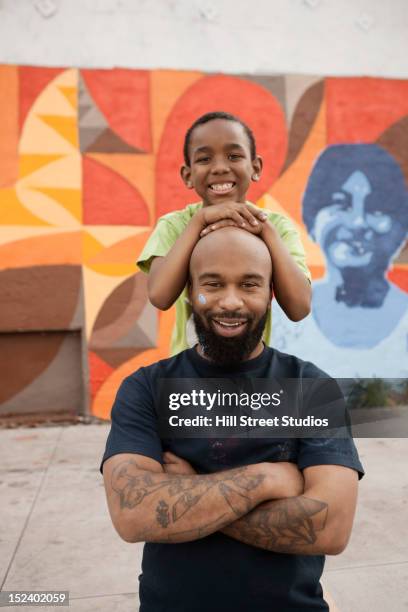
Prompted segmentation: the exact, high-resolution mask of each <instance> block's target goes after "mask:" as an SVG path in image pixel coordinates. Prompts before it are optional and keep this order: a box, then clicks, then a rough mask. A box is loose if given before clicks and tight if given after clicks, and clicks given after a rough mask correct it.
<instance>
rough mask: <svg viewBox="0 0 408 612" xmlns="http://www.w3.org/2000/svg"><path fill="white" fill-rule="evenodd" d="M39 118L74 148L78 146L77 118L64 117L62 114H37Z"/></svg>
mask: <svg viewBox="0 0 408 612" xmlns="http://www.w3.org/2000/svg"><path fill="white" fill-rule="evenodd" d="M39 117H40V119H42V120H43V121H44V123H46V124H47V125H49V126H50V127H51V128H53V129H54V130H55V131H56V132H58V134H59V135H60V136H62V138H64V139H65V140H67V141H68V142H69V143H70V144H72V145H73V146H74V147H75V148H77V147H78V125H77V118H76V117H75V116H73V117H64V116H62V115H39Z"/></svg>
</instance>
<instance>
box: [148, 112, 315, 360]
mask: <svg viewBox="0 0 408 612" xmlns="http://www.w3.org/2000/svg"><path fill="white" fill-rule="evenodd" d="M262 166H263V164H262V158H261V157H260V156H259V155H258V154H257V152H256V143H255V139H254V136H253V134H252V131H251V130H250V128H249V127H248V126H247V125H246V124H244V123H243V122H242V121H241V120H240V119H239V118H237V117H235V116H233V115H230V114H228V113H224V112H214V113H207V114H206V115H203V116H202V117H200V118H198V119H197V120H196V121H195V122H194V123H193V125H192V126H191V127H190V128H189V130H188V131H187V133H186V137H185V143H184V165H183V166H182V168H181V177H182V179H183V181H184V184H185V185H186V187H187V188H188V189H194V190H195V191H196V193H197V194H198V196H199V197H200V198H201V200H202V201H201V202H199V203H197V204H190V205H188V206H187V207H186V208H185V209H184V210H180V211H175V212H172V213H169V214H167V215H164V216H163V217H161V218H160V219H159V221H158V223H157V226H156V228H155V230H154V231H153V233H152V235H151V236H150V238H149V240H148V241H147V244H146V245H145V248H144V249H143V251H142V253H141V255H140V257H139V259H138V262H137V263H138V265H139V268H140V269H141V270H142V271H143V272H146V273H147V272H148V273H149V282H148V292H149V299H150V301H151V302H152V304H153V305H154V306H156V307H157V308H159V309H160V310H167V309H168V308H170V306H172V305H173V304H174V303H176V326H175V329H174V331H173V336H172V340H171V354H176V353H178V352H180V351H181V350H184V349H186V348H188V347H189V346H192V345H194V343H195V341H196V337H195V334H194V332H193V334H191V335H189V333H188V324H189V323H191V320H190V317H191V305H190V304H189V301H188V296H187V293H186V290H185V287H186V283H187V276H188V267H189V261H190V256H191V253H192V251H193V249H194V247H195V245H196V244H197V242H198V240H199V239H200V238H201V237H203V236H205V235H206V234H208V233H210V232H213V231H217V230H218V229H220V228H221V227H225V226H228V225H231V226H235V227H240V228H242V229H245V230H247V231H248V232H250V233H252V234H257V235H259V236H260V237H261V238H262V239H263V241H264V242H265V244H266V246H267V247H268V250H269V253H270V256H271V259H272V263H273V279H272V281H273V286H274V295H275V297H276V299H277V301H278V303H279V305H280V306H281V307H282V309H283V310H284V312H285V313H286V315H287V316H288V317H289V318H290V319H291V320H293V321H299V320H301V319H303V318H304V317H305V316H306V315H307V314H308V313H309V312H310V301H311V287H310V273H309V270H308V268H307V266H306V263H305V252H304V249H303V246H302V243H301V241H300V238H299V235H298V233H297V231H296V230H295V228H294V227H293V226H292V224H291V223H290V222H289V220H288V219H287V218H286V217H284V216H283V215H280V214H277V213H273V212H270V211H265V210H263V209H261V208H258V207H257V206H254V205H253V204H251V203H249V202H247V200H246V195H247V192H248V189H249V187H250V185H251V182H252V181H258V180H259V178H260V176H261V173H262ZM225 249H226V250H227V249H228V244H226V245H225ZM189 320H190V321H189ZM191 329H192V325H190V330H191ZM264 339H265V341H266V342H267V344H269V343H270V339H271V319H270V311H269V312H268V315H267V320H266V327H265V334H264Z"/></svg>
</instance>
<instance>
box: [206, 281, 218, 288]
mask: <svg viewBox="0 0 408 612" xmlns="http://www.w3.org/2000/svg"><path fill="white" fill-rule="evenodd" d="M204 286H205V287H210V288H214V287H221V283H218V282H217V281H211V283H205V284H204Z"/></svg>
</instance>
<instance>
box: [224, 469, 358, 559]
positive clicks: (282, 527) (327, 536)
mask: <svg viewBox="0 0 408 612" xmlns="http://www.w3.org/2000/svg"><path fill="white" fill-rule="evenodd" d="M303 475H304V479H305V489H304V493H303V494H302V495H299V496H296V497H290V498H287V499H280V500H274V501H269V502H266V503H263V504H261V505H259V506H258V507H257V508H255V509H254V510H252V511H251V512H249V513H248V514H246V515H245V516H244V517H242V518H240V519H238V520H237V521H235V522H234V523H231V524H230V525H228V526H226V527H224V528H223V529H222V530H221V531H222V532H223V533H224V534H226V535H228V536H230V537H232V538H234V539H236V540H239V541H241V542H244V543H246V544H250V545H252V546H257V547H259V548H264V549H266V550H270V551H273V552H278V553H286V554H297V555H326V554H327V555H336V554H339V553H341V552H342V551H343V550H344V549H345V547H346V545H347V542H348V540H349V537H350V533H351V528H352V525H353V519H354V513H355V508H356V503H357V486H358V475H357V472H356V471H354V470H352V469H350V468H348V467H343V466H338V465H319V466H313V467H308V468H306V469H305V470H304V471H303Z"/></svg>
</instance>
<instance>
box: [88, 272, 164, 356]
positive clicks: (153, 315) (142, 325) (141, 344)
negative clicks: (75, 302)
mask: <svg viewBox="0 0 408 612" xmlns="http://www.w3.org/2000/svg"><path fill="white" fill-rule="evenodd" d="M156 342H157V312H156V310H155V309H154V308H153V306H152V305H151V304H150V302H149V300H148V297H147V276H146V275H144V274H143V273H141V272H140V273H138V274H135V275H134V276H132V277H130V278H128V279H127V280H126V281H124V282H123V283H122V284H121V285H119V287H117V288H116V289H115V291H113V293H112V294H111V295H110V296H109V298H108V299H107V300H106V302H105V303H104V305H103V307H102V308H101V310H100V312H99V314H98V316H97V318H96V321H95V325H94V328H93V331H92V335H91V339H90V348H91V349H92V350H93V351H94V352H95V353H96V354H97V355H98V356H99V357H101V358H102V359H103V360H104V361H106V362H107V363H108V364H110V365H111V366H115V367H117V366H118V365H120V364H121V363H123V362H124V361H127V360H128V359H129V358H130V357H132V356H134V355H135V354H137V352H138V350H139V349H142V348H144V349H145V348H151V347H154V346H156Z"/></svg>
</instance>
